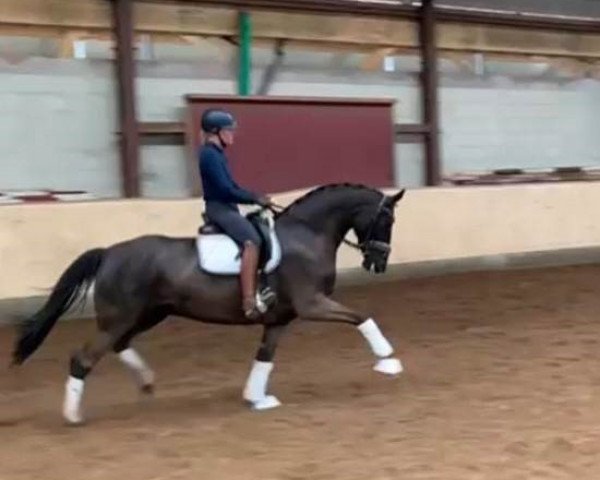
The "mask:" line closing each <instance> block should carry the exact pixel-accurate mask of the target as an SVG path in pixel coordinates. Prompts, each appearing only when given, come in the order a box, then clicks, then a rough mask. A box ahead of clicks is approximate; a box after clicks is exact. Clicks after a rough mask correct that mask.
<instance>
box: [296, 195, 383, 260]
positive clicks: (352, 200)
mask: <svg viewBox="0 0 600 480" xmlns="http://www.w3.org/2000/svg"><path fill="white" fill-rule="evenodd" d="M327 194H328V196H327V197H325V195H327ZM373 201H374V192H373V191H370V190H366V189H365V190H358V189H357V190H353V191H343V190H340V191H330V192H323V193H322V194H321V195H316V196H315V197H314V198H310V199H307V200H306V203H305V204H302V205H298V207H297V209H296V211H295V212H290V218H293V217H296V218H297V219H302V221H304V222H306V223H307V224H308V225H310V226H311V228H312V229H313V230H315V231H316V232H322V233H323V234H325V235H326V237H327V238H328V239H329V240H330V241H331V242H332V245H333V246H334V247H335V249H336V250H337V248H338V247H339V246H340V244H341V243H342V240H343V239H344V237H345V236H346V234H347V233H348V231H349V230H350V229H351V228H352V225H353V220H354V217H355V215H356V213H357V211H358V210H359V209H360V207H361V206H365V205H367V204H369V203H371V202H373Z"/></svg>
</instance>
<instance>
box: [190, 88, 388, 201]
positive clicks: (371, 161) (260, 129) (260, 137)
mask: <svg viewBox="0 0 600 480" xmlns="http://www.w3.org/2000/svg"><path fill="white" fill-rule="evenodd" d="M187 100H188V109H189V115H188V119H189V120H188V121H189V122H190V125H189V128H188V132H189V133H188V142H187V143H188V148H189V153H190V160H189V161H190V172H193V173H192V175H193V178H192V180H193V187H194V189H193V190H194V193H195V194H197V193H198V192H199V182H198V167H197V151H198V148H199V141H200V140H199V121H200V115H201V112H202V111H203V110H204V109H206V108H209V107H215V106H218V107H223V108H227V109H228V110H230V111H231V112H232V113H233V114H234V115H235V116H236V117H237V119H238V122H239V131H238V135H237V142H236V144H235V145H234V146H233V147H232V148H231V150H230V151H229V152H228V156H229V157H230V158H231V167H232V170H233V172H234V175H235V177H236V179H237V180H238V182H239V183H240V184H242V185H244V186H246V187H247V188H249V189H252V190H256V191H260V192H264V193H274V192H282V191H288V190H293V189H298V188H306V187H311V186H314V185H321V184H324V183H330V182H357V183H364V184H367V185H371V186H375V187H389V186H392V185H393V181H394V175H393V155H394V148H393V146H394V125H393V112H392V108H393V105H394V101H393V100H360V99H359V100H357V99H339V100H338V99H331V98H327V99H323V98H295V97H294V98H287V97H211V96H206V97H205V96H188V97H187ZM190 136H191V138H190Z"/></svg>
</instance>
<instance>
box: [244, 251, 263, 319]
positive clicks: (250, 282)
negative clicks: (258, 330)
mask: <svg viewBox="0 0 600 480" xmlns="http://www.w3.org/2000/svg"><path fill="white" fill-rule="evenodd" d="M258 257H259V251H258V248H257V247H256V245H254V244H253V243H250V242H248V243H246V245H245V246H244V251H243V252H242V268H241V272H240V283H241V287H242V307H243V309H244V315H245V316H246V317H247V318H250V319H253V320H254V319H256V318H258V317H259V316H260V315H261V311H260V310H259V308H258V305H257V298H256V271H257V269H258Z"/></svg>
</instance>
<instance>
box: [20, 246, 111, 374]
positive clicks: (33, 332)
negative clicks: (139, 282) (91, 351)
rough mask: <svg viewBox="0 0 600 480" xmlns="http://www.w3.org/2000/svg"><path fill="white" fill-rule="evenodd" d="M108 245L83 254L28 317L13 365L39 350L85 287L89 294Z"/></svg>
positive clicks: (85, 292)
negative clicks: (44, 301) (37, 309)
mask: <svg viewBox="0 0 600 480" xmlns="http://www.w3.org/2000/svg"><path fill="white" fill-rule="evenodd" d="M105 251H106V250H105V249H102V248H97V249H93V250H88V251H87V252H85V253H83V254H81V255H80V256H79V257H78V258H77V259H76V260H75V261H74V262H73V263H72V264H71V265H69V267H68V268H67V269H66V270H65V272H64V273H63V274H62V275H61V277H60V278H59V279H58V282H57V283H56V285H55V286H54V289H53V290H52V293H51V294H50V297H49V298H48V300H47V302H46V304H45V305H44V306H43V307H42V308H41V309H40V310H39V311H38V312H37V313H35V314H34V315H33V316H32V317H30V318H29V319H27V320H26V321H25V322H24V323H23V325H22V327H21V331H20V333H19V337H18V339H17V342H16V344H15V349H14V351H13V355H12V363H13V365H20V364H22V363H23V362H24V361H25V360H27V358H28V357H29V356H30V355H31V354H32V353H33V352H35V351H36V350H37V349H38V347H39V346H40V345H41V344H42V342H43V341H44V339H45V338H46V337H47V336H48V334H49V333H50V330H52V327H54V325H55V324H56V322H57V320H58V319H59V318H60V316H61V315H63V314H64V313H65V312H66V311H67V310H69V308H70V307H71V306H72V305H73V304H74V303H75V300H77V297H78V296H79V294H80V293H81V292H82V291H83V292H84V294H87V291H88V289H89V288H90V286H91V284H92V282H93V281H94V278H95V277H96V273H97V272H98V269H99V268H100V264H101V262H102V258H103V257H104V253H105Z"/></svg>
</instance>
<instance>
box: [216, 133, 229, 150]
mask: <svg viewBox="0 0 600 480" xmlns="http://www.w3.org/2000/svg"><path fill="white" fill-rule="evenodd" d="M217 138H218V139H219V144H220V145H221V148H222V149H223V150H225V149H226V148H227V145H226V144H225V142H224V141H223V138H222V137H221V130H219V131H218V132H217Z"/></svg>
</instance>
